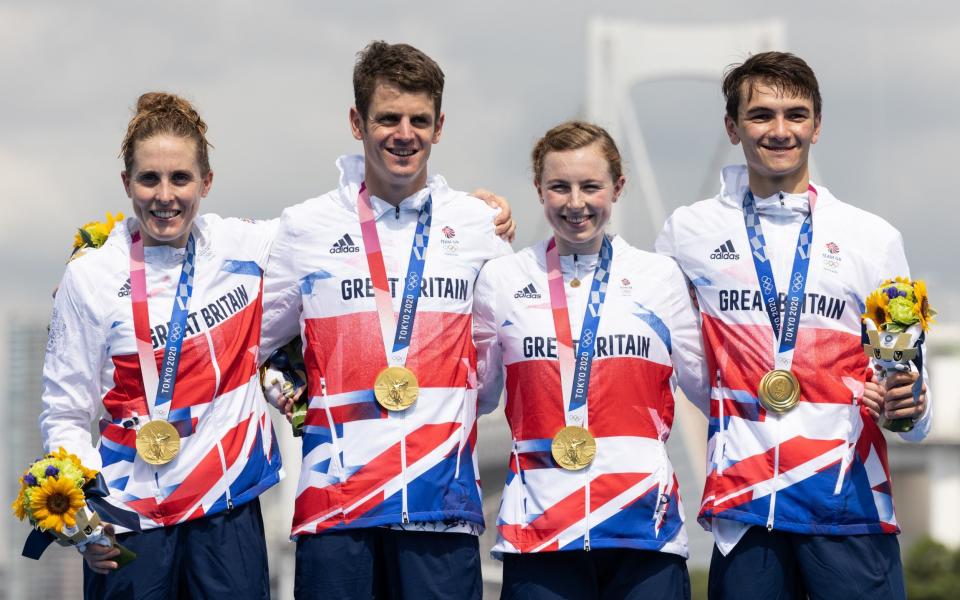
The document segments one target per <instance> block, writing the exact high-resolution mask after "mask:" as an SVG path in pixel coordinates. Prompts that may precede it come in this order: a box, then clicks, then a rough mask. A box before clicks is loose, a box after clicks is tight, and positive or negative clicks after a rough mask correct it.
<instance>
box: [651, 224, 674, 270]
mask: <svg viewBox="0 0 960 600" xmlns="http://www.w3.org/2000/svg"><path fill="white" fill-rule="evenodd" d="M675 216H676V213H674V214H672V215H670V217H668V218H667V221H666V222H665V223H664V224H663V229H661V230H660V233H659V234H658V235H657V240H656V241H655V242H654V244H653V248H654V250H655V251H656V253H657V254H662V255H664V256H669V257H670V258H672V259H674V260H677V250H676V248H677V245H676V241H675V240H674V223H673V221H674V218H675Z"/></svg>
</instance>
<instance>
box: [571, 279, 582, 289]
mask: <svg viewBox="0 0 960 600" xmlns="http://www.w3.org/2000/svg"><path fill="white" fill-rule="evenodd" d="M570 287H580V280H579V279H577V278H576V277H574V278H573V279H571V280H570Z"/></svg>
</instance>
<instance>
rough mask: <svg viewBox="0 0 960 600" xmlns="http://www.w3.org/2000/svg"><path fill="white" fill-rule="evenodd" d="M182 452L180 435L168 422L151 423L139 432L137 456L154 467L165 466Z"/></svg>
mask: <svg viewBox="0 0 960 600" xmlns="http://www.w3.org/2000/svg"><path fill="white" fill-rule="evenodd" d="M179 452H180V434H179V433H177V430H176V429H174V427H173V425H171V424H170V423H167V422H166V421H150V422H149V423H147V424H146V425H144V426H143V427H141V428H140V431H138V432H137V454H139V455H140V458H142V459H143V461H144V462H146V463H149V464H151V465H154V466H158V465H165V464H167V463H168V462H170V461H171V460H173V459H174V458H176V456H177V454H178V453H179Z"/></svg>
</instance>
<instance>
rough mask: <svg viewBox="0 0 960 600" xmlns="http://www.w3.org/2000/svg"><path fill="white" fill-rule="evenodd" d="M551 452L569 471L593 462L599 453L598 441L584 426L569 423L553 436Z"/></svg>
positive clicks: (558, 462)
mask: <svg viewBox="0 0 960 600" xmlns="http://www.w3.org/2000/svg"><path fill="white" fill-rule="evenodd" d="M550 453H551V454H553V460H555V461H557V464H558V465H560V466H561V467H563V468H564V469H566V470H568V471H577V470H579V469H582V468H584V467H585V466H587V465H589V464H590V463H592V462H593V459H594V457H596V455H597V441H596V440H595V439H593V436H592V435H591V434H590V432H589V431H587V430H586V429H584V428H583V427H578V426H576V425H568V426H567V427H564V428H563V429H561V430H560V431H558V432H557V435H555V436H553V442H552V443H551V444H550Z"/></svg>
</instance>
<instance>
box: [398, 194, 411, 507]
mask: <svg viewBox="0 0 960 600" xmlns="http://www.w3.org/2000/svg"><path fill="white" fill-rule="evenodd" d="M398 210H399V209H398ZM402 520H403V524H404V525H406V524H407V523H409V522H410V515H408V514H407V511H403V516H402Z"/></svg>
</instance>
